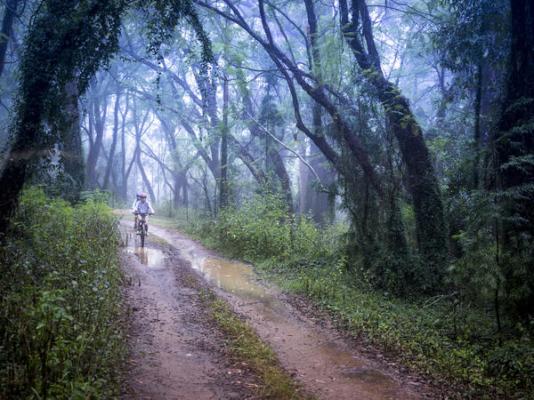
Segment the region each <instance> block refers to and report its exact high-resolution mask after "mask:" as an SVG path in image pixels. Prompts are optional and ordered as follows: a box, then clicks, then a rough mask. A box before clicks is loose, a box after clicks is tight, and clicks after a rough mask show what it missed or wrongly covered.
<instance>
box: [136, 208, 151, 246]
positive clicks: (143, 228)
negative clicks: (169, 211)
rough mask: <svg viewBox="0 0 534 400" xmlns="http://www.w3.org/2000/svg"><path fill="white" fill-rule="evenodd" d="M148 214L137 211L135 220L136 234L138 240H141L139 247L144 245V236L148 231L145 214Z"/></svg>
mask: <svg viewBox="0 0 534 400" xmlns="http://www.w3.org/2000/svg"><path fill="white" fill-rule="evenodd" d="M147 215H148V214H141V213H139V217H138V221H137V229H136V234H137V235H139V240H140V241H141V247H145V238H146V236H147V233H148V224H147V222H146V216H147Z"/></svg>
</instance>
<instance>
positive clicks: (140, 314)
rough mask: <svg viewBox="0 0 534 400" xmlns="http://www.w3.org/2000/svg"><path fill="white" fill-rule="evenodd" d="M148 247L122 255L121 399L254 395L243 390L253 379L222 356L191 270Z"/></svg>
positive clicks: (169, 254)
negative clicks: (124, 339)
mask: <svg viewBox="0 0 534 400" xmlns="http://www.w3.org/2000/svg"><path fill="white" fill-rule="evenodd" d="M123 228H124V227H123ZM124 229H126V228H124ZM149 246H151V247H148V248H144V249H141V248H135V247H127V248H126V249H125V250H124V252H123V254H122V261H123V262H122V264H123V268H124V273H125V280H126V282H127V286H126V288H125V292H124V299H125V303H126V305H127V309H128V310H129V314H130V315H129V318H128V346H129V358H128V362H127V368H125V369H126V373H125V377H124V381H125V384H124V388H123V393H122V395H121V398H122V399H128V400H130V399H154V400H160V399H161V400H163V399H169V400H170V399H173V400H175V399H187V400H190V399H194V400H207V399H210V400H211V399H252V398H254V396H253V394H252V391H251V390H249V389H247V385H249V386H253V385H254V384H253V383H251V381H252V380H253V378H252V377H250V376H247V373H246V371H244V370H243V369H238V368H236V367H235V365H233V364H232V363H231V362H230V361H229V360H227V359H226V358H225V357H224V349H223V348H221V346H222V344H221V343H222V342H223V339H221V337H220V334H219V333H218V332H217V331H216V330H214V329H213V328H212V327H211V326H210V325H209V323H208V322H207V319H206V318H205V316H204V314H203V310H202V307H201V305H200V299H199V293H198V289H197V288H195V287H192V286H191V284H190V282H191V279H190V278H191V277H189V278H188V274H191V272H190V269H189V268H188V267H187V265H184V264H183V262H182V261H181V260H180V259H178V258H177V257H176V256H175V254H173V252H172V251H164V249H162V248H156V247H155V246H154V245H153V244H150V243H149ZM188 282H189V283H188ZM236 371H237V372H236Z"/></svg>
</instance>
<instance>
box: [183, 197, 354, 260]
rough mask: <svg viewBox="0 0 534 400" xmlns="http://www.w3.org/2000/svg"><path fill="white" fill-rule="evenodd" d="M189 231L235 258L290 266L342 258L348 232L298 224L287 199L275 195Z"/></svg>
mask: <svg viewBox="0 0 534 400" xmlns="http://www.w3.org/2000/svg"><path fill="white" fill-rule="evenodd" d="M188 231H189V232H190V233H193V234H194V235H195V236H197V237H200V238H202V239H203V240H204V241H207V242H209V244H210V245H212V246H213V247H216V248H218V249H221V250H223V251H224V252H225V253H226V254H228V255H230V256H232V257H239V258H242V259H245V260H249V261H254V262H259V261H265V260H277V261H283V262H284V263H286V264H287V265H294V264H300V263H301V262H304V261H305V262H309V261H310V260H317V261H319V260H321V262H324V260H325V259H329V258H331V257H338V256H339V254H337V253H338V250H340V248H341V246H340V240H339V238H340V237H341V235H343V233H344V230H343V228H342V227H340V226H337V225H336V226H333V227H330V228H328V230H327V231H325V232H321V231H320V230H319V229H318V228H317V227H316V226H315V224H314V223H313V222H312V221H311V220H310V219H308V218H306V217H302V218H300V219H299V220H298V221H295V220H294V219H293V218H292V217H289V216H288V215H287V211H286V207H285V203H284V201H283V199H281V198H280V197H278V196H275V195H262V196H256V197H253V198H252V199H250V200H248V201H246V202H245V203H244V204H243V205H242V206H241V207H240V208H239V209H235V208H228V209H226V210H223V211H221V212H220V215H219V218H218V219H217V220H216V221H212V220H204V221H203V223H200V224H199V223H198V222H197V223H196V224H194V223H191V224H189V229H188Z"/></svg>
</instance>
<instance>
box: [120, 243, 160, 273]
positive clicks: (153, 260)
mask: <svg viewBox="0 0 534 400" xmlns="http://www.w3.org/2000/svg"><path fill="white" fill-rule="evenodd" d="M128 253H130V254H135V255H136V256H137V258H138V259H139V261H140V262H141V264H143V265H146V266H147V267H149V268H153V269H159V268H164V267H165V265H164V262H163V261H164V260H165V254H164V253H163V252H162V251H161V250H158V249H151V248H148V247H128Z"/></svg>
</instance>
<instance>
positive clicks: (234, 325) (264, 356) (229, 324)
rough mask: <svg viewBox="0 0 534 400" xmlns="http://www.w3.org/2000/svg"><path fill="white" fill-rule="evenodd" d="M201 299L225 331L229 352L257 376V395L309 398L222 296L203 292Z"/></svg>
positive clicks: (295, 399)
mask: <svg viewBox="0 0 534 400" xmlns="http://www.w3.org/2000/svg"><path fill="white" fill-rule="evenodd" d="M202 301H203V304H204V306H205V307H206V309H207V310H208V313H209V315H210V317H211V319H212V320H213V321H214V322H215V323H216V324H217V326H218V327H219V329H220V330H221V331H222V332H223V333H224V334H225V338H226V340H227V346H228V349H229V350H230V354H231V355H232V356H233V357H234V358H236V359H237V360H238V361H240V362H243V363H246V365H248V366H249V368H250V369H251V370H252V372H253V373H254V374H255V375H256V376H257V377H258V378H259V380H260V382H261V384H260V389H259V393H258V394H259V396H260V397H261V398H262V399H273V400H304V399H308V400H311V399H312V398H311V397H309V396H305V395H303V394H302V393H301V392H300V391H299V388H298V387H297V386H296V385H295V383H294V382H293V380H292V379H291V378H290V377H289V376H288V375H287V373H286V371H284V369H283V368H282V367H281V366H280V364H279V362H278V359H277V358H276V355H275V354H274V352H273V351H272V349H271V348H270V347H269V346H268V345H267V344H265V343H264V342H263V341H262V340H261V339H260V338H259V337H258V336H257V334H256V333H255V332H254V330H253V329H252V328H251V327H250V326H248V325H247V324H246V323H245V322H243V321H242V320H241V319H240V318H239V317H238V316H237V315H236V314H235V313H234V312H233V311H232V310H231V309H230V307H229V306H228V305H227V304H226V303H225V302H224V301H223V300H221V299H219V298H217V296H215V295H214V294H213V293H212V292H210V291H204V292H203V295H202Z"/></svg>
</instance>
